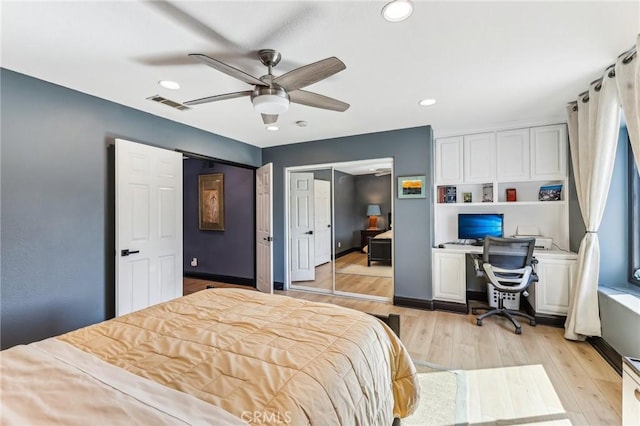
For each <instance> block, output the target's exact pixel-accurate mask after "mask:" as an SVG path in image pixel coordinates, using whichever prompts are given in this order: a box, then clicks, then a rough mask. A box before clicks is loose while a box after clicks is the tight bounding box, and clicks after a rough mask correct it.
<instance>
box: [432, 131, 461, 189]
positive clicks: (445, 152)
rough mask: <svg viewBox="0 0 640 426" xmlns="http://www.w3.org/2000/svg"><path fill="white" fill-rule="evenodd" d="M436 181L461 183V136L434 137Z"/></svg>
mask: <svg viewBox="0 0 640 426" xmlns="http://www.w3.org/2000/svg"><path fill="white" fill-rule="evenodd" d="M435 157H436V158H435V160H436V161H435V163H436V176H435V178H436V183H437V184H450V183H462V181H463V174H462V161H463V157H462V136H457V137H454V138H443V139H436V155H435Z"/></svg>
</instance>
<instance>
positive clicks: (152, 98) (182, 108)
mask: <svg viewBox="0 0 640 426" xmlns="http://www.w3.org/2000/svg"><path fill="white" fill-rule="evenodd" d="M147 99H149V100H150V101H154V102H159V103H161V104H164V105H166V106H168V107H171V108H174V109H178V110H180V111H185V110H188V109H191V108H189V107H188V106H186V105H182V104H181V103H180V102H176V101H172V100H171V99H167V98H164V97H162V96H160V95H154V96H150V97H148V98H147Z"/></svg>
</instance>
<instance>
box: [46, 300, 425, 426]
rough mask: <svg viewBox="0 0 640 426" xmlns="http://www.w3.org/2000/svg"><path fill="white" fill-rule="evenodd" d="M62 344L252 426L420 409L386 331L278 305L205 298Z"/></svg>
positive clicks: (403, 359)
mask: <svg viewBox="0 0 640 426" xmlns="http://www.w3.org/2000/svg"><path fill="white" fill-rule="evenodd" d="M58 339H59V340H61V341H64V342H67V343H69V344H71V345H73V346H75V347H76V348H79V349H81V350H83V351H86V352H88V353H91V354H94V355H96V356H97V357H99V358H101V359H102V360H104V361H106V362H108V363H110V364H113V365H115V366H118V367H121V368H123V369H125V370H128V371H129V372H131V373H134V374H136V375H139V376H142V377H145V378H148V379H151V380H152V381H154V382H157V383H160V384H163V385H166V386H168V387H170V388H173V389H176V390H179V391H181V392H184V393H187V394H189V395H192V396H195V397H197V398H199V399H200V400H202V401H206V402H209V403H211V404H213V405H215V406H218V407H221V408H222V409H224V410H226V411H228V412H229V413H232V414H233V415H235V416H236V417H238V418H240V419H242V420H244V421H247V422H249V423H253V424H263V423H265V424H277V423H279V424H292V425H301V424H322V425H330V424H336V425H337V424H341V425H355V424H359V425H385V426H388V425H390V424H391V421H392V419H393V417H394V416H395V417H405V416H407V415H408V414H410V413H411V412H412V411H413V409H414V408H415V406H416V404H417V400H418V385H417V379H416V372H415V368H414V366H413V363H412V362H411V359H410V357H409V355H408V353H407V351H406V350H405V348H404V346H403V345H402V343H401V342H400V341H399V339H397V338H396V336H395V335H394V334H393V332H392V331H391V330H390V329H389V328H388V327H387V326H385V325H384V324H383V323H382V322H380V321H379V320H377V319H376V318H374V317H372V316H370V315H367V314H365V313H361V312H357V311H354V310H350V309H346V308H341V307H338V306H335V305H329V304H322V303H315V302H308V301H304V300H299V299H292V298H289V297H284V296H274V295H265V294H262V293H258V292H253V291H247V290H237V289H211V290H205V291H201V292H198V293H195V294H192V295H189V296H185V297H182V298H179V299H176V300H173V301H170V302H167V303H163V304H160V305H156V306H153V307H150V308H147V309H144V310H141V311H138V312H134V313H132V314H129V315H125V316H122V317H119V318H115V319H113V320H110V321H106V322H103V323H100V324H96V325H93V326H90V327H86V328H83V329H80V330H77V331H74V332H71V333H68V334H65V335H62V336H59V337H58Z"/></svg>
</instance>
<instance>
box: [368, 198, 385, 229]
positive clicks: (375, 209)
mask: <svg viewBox="0 0 640 426" xmlns="http://www.w3.org/2000/svg"><path fill="white" fill-rule="evenodd" d="M381 215H382V212H381V211H380V205H379V204H369V205H368V206H367V216H369V228H368V229H378V216H381Z"/></svg>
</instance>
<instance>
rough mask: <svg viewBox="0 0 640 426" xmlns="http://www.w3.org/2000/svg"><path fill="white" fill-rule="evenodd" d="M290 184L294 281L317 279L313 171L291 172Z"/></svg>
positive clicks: (290, 224) (292, 272)
mask: <svg viewBox="0 0 640 426" xmlns="http://www.w3.org/2000/svg"><path fill="white" fill-rule="evenodd" d="M289 185H290V187H289V197H290V200H289V209H290V211H289V221H290V222H289V226H290V232H289V235H291V246H290V248H291V281H314V280H315V279H316V270H315V238H314V235H313V228H314V226H315V224H314V220H313V216H314V199H313V192H314V191H313V173H291V176H290V179H289Z"/></svg>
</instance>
